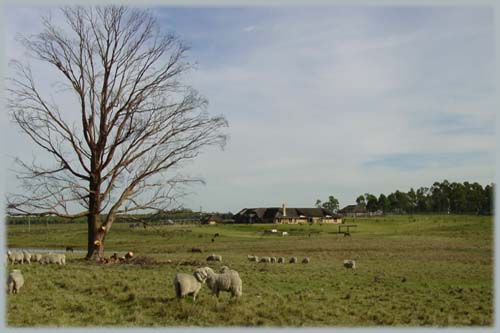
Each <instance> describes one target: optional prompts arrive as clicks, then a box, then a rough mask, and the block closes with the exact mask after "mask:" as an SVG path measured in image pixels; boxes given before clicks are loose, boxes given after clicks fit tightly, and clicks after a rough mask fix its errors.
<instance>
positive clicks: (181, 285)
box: [174, 268, 208, 302]
mask: <svg viewBox="0 0 500 333" xmlns="http://www.w3.org/2000/svg"><path fill="white" fill-rule="evenodd" d="M207 277H208V274H207V272H206V270H205V269H204V268H198V269H197V270H195V271H194V273H193V274H192V275H191V274H186V273H177V274H176V275H175V278H174V289H175V296H176V297H177V298H182V297H184V296H186V295H192V296H193V302H194V301H196V295H198V292H199V291H200V289H201V287H202V286H203V283H205V281H206V280H207Z"/></svg>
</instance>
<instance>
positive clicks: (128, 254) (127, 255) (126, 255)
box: [125, 251, 134, 259]
mask: <svg viewBox="0 0 500 333" xmlns="http://www.w3.org/2000/svg"><path fill="white" fill-rule="evenodd" d="M133 256H134V252H132V251H128V252H127V253H126V254H125V259H131V258H132V257H133Z"/></svg>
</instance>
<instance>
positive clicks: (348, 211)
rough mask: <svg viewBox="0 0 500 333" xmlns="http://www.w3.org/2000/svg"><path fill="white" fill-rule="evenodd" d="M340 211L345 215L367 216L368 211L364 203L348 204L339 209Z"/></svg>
mask: <svg viewBox="0 0 500 333" xmlns="http://www.w3.org/2000/svg"><path fill="white" fill-rule="evenodd" d="M339 213H340V214H342V215H344V216H353V217H356V216H366V215H367V214H368V211H367V210H366V208H365V207H364V206H363V205H348V206H345V207H344V208H342V209H341V210H339Z"/></svg>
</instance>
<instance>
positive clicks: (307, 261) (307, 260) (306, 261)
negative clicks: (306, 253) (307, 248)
mask: <svg viewBox="0 0 500 333" xmlns="http://www.w3.org/2000/svg"><path fill="white" fill-rule="evenodd" d="M310 261H311V260H310V259H309V258H308V257H305V258H304V259H302V263H303V264H308V263H309V262H310Z"/></svg>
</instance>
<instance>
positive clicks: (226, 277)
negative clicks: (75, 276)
mask: <svg viewBox="0 0 500 333" xmlns="http://www.w3.org/2000/svg"><path fill="white" fill-rule="evenodd" d="M115 255H116V254H115ZM247 258H248V260H249V261H252V262H258V263H285V261H286V258H285V257H279V258H276V257H261V258H259V257H257V256H255V255H248V256H247ZM6 259H7V261H8V262H9V263H10V264H24V263H28V264H31V262H38V263H40V264H57V265H65V264H66V256H65V255H64V254H59V253H47V254H43V255H42V254H39V253H33V254H31V253H29V252H27V251H23V252H11V251H8V252H7V255H6ZM206 260H207V261H217V262H222V256H221V255H217V254H211V255H210V256H208V257H207V259H206ZM288 262H289V263H291V264H294V263H297V262H298V259H297V257H290V259H289V260H288ZM309 262H310V259H309V258H308V257H304V258H303V259H302V263H304V264H307V263H309ZM344 267H345V268H356V262H355V261H354V260H344ZM204 283H206V284H207V286H208V287H209V289H210V290H211V291H212V294H213V295H216V296H217V297H219V293H220V292H221V291H226V292H229V293H231V296H232V297H240V296H241V295H242V289H243V288H242V281H241V278H240V275H239V273H238V272H237V271H235V270H232V269H230V268H229V267H227V266H222V267H221V268H220V270H219V272H218V273H216V272H215V271H214V270H213V269H212V268H210V267H202V268H198V269H196V270H195V271H194V272H193V274H186V273H177V274H176V275H175V278H174V289H175V295H176V297H177V298H182V297H185V296H187V295H190V296H192V297H193V301H195V300H196V296H197V294H198V292H199V291H200V289H201V288H202V286H203V284H204ZM23 285H24V277H23V275H22V272H21V270H19V269H13V270H11V271H10V273H9V276H8V278H7V289H8V292H9V293H18V292H19V290H20V288H21V287H22V286H23Z"/></svg>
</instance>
